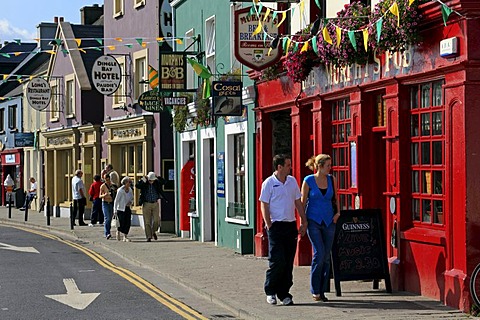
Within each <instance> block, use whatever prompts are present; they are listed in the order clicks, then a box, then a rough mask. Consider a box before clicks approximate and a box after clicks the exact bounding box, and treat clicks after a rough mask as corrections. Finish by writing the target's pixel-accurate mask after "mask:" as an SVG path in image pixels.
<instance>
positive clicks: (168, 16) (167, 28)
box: [159, 0, 173, 51]
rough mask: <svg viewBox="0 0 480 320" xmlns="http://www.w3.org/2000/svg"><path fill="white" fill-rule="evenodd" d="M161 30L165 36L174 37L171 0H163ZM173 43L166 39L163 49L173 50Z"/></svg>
mask: <svg viewBox="0 0 480 320" xmlns="http://www.w3.org/2000/svg"><path fill="white" fill-rule="evenodd" d="M159 18H160V31H161V32H162V35H163V36H164V37H173V13H172V6H171V5H170V1H168V0H163V2H162V6H161V8H160V17H159ZM172 47H173V44H172V43H171V42H169V41H165V42H163V44H162V50H166V49H167V48H168V49H169V51H171V50H172Z"/></svg>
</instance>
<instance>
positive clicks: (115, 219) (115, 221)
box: [110, 213, 120, 228]
mask: <svg viewBox="0 0 480 320" xmlns="http://www.w3.org/2000/svg"><path fill="white" fill-rule="evenodd" d="M110 226H111V227H112V228H118V227H120V222H119V221H118V216H117V214H116V213H114V214H113V217H112V222H111V224H110Z"/></svg>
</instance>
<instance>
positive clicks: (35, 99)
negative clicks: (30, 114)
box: [27, 78, 52, 111]
mask: <svg viewBox="0 0 480 320" xmlns="http://www.w3.org/2000/svg"><path fill="white" fill-rule="evenodd" d="M51 95H52V89H51V88H50V85H49V84H48V82H47V81H46V80H45V79H43V78H33V79H32V80H30V82H29V83H28V85H27V101H28V104H29V105H30V106H31V107H32V108H33V109H35V110H37V111H42V110H43V109H45V108H46V107H48V104H49V103H50V98H51Z"/></svg>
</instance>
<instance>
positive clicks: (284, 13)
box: [277, 11, 287, 28]
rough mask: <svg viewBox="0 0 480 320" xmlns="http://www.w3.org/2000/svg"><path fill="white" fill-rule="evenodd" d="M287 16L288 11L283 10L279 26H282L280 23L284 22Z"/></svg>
mask: <svg viewBox="0 0 480 320" xmlns="http://www.w3.org/2000/svg"><path fill="white" fill-rule="evenodd" d="M286 18H287V11H283V12H282V20H280V22H279V23H278V24H277V28H279V27H280V25H281V24H282V23H283V21H285V19H286Z"/></svg>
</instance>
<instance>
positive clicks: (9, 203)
mask: <svg viewBox="0 0 480 320" xmlns="http://www.w3.org/2000/svg"><path fill="white" fill-rule="evenodd" d="M8 219H12V193H11V192H10V193H9V194H8Z"/></svg>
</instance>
